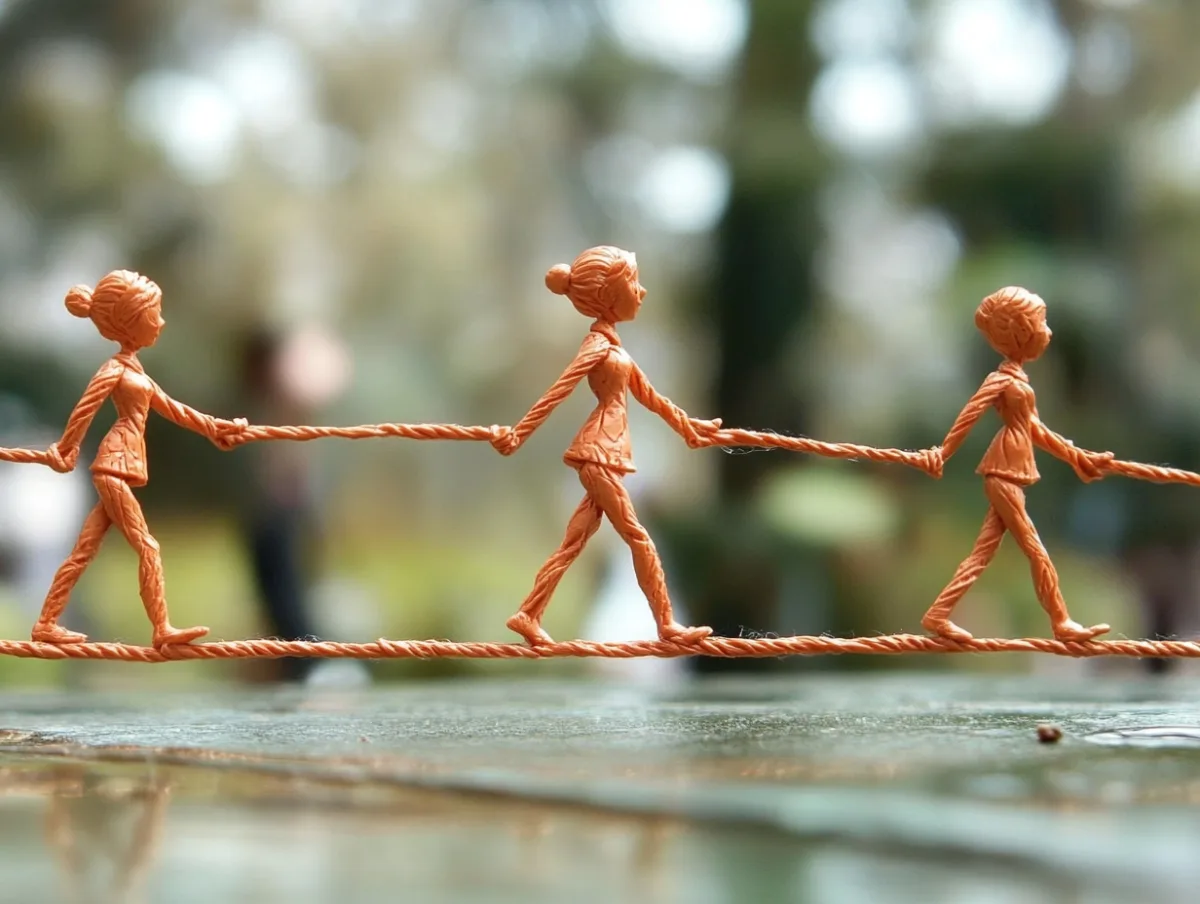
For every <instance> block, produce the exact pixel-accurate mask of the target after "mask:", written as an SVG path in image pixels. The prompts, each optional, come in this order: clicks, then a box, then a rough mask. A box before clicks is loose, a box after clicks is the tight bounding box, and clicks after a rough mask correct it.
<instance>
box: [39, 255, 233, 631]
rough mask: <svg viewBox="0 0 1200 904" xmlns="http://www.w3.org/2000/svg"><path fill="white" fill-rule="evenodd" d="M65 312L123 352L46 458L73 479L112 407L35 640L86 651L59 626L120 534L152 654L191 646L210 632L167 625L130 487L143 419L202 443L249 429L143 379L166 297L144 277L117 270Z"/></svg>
mask: <svg viewBox="0 0 1200 904" xmlns="http://www.w3.org/2000/svg"><path fill="white" fill-rule="evenodd" d="M66 305H67V310H68V311H70V312H71V313H72V314H74V315H75V316H76V317H86V318H88V319H90V320H91V321H92V323H94V324H95V325H96V329H97V330H99V331H100V335H101V336H103V337H104V338H105V339H110V340H112V341H113V342H116V343H119V344H120V346H121V348H120V351H119V352H118V353H117V354H116V355H114V356H113V357H112V358H110V359H109V360H108V361H106V362H105V363H104V365H103V366H102V367H101V368H100V370H99V371H97V372H96V375H95V376H94V377H92V380H91V382H90V383H88V386H87V389H85V390H84V393H83V398H82V399H80V400H79V403H78V404H77V405H76V406H75V410H74V411H72V412H71V416H70V418H69V419H68V420H67V425H66V427H65V428H64V430H63V435H62V438H61V439H60V440H59V441H58V442H57V443H55V444H54V445H52V446H51V447H50V448H49V449H48V450H47V452H46V455H47V457H48V460H49V464H50V466H51V467H53V468H54V469H55V470H57V471H69V470H71V469H73V468H74V467H75V464H76V462H77V460H78V458H79V446H80V443H82V441H83V438H84V435H85V434H86V433H87V429H88V426H89V425H90V424H91V422H92V418H94V417H95V416H96V412H98V411H99V410H100V407H101V406H102V405H103V404H104V402H105V400H106V399H108V398H110V397H111V398H112V400H113V404H114V405H115V406H116V409H117V420H116V422H115V423H114V424H113V425H112V427H111V428H110V429H109V431H108V433H106V434H105V436H104V439H103V440H101V442H100V449H99V452H98V453H97V455H96V460H95V461H94V462H93V463H92V468H91V471H92V482H93V483H94V484H95V487H96V492H97V494H98V495H99V496H100V501H99V503H97V505H96V507H95V508H94V509H92V511H91V513H90V514H89V515H88V516H87V520H86V521H84V524H83V530H82V531H81V532H80V534H79V539H78V540H77V541H76V542H75V548H74V550H73V551H72V552H71V555H70V556H69V557H68V558H67V560H66V561H65V562H63V564H62V566H61V567H60V568H59V569H58V573H57V574H55V576H54V581H53V582H52V583H51V585H50V591H49V593H47V594H46V601H45V603H43V605H42V613H41V616H40V617H39V618H38V620H37V623H36V624H35V625H34V627H33V635H32V636H33V639H34V640H35V641H42V642H44V643H54V644H72V643H82V642H83V641H85V640H87V637H86V636H85V635H83V634H80V633H78V632H76V631H68V630H67V629H66V628H63V627H62V626H61V625H59V624H58V618H59V616H60V615H61V614H62V612H63V610H64V609H65V608H66V606H67V602H68V600H69V599H70V596H71V591H72V589H74V587H75V584H76V583H77V582H78V581H79V577H80V575H82V574H83V571H84V569H85V568H87V566H88V565H89V564H90V563H91V561H92V560H93V559H94V558H95V557H96V553H97V552H98V551H99V549H100V543H101V541H102V540H103V539H104V535H105V534H106V533H107V532H108V529H109V528H110V527H112V526H114V525H115V526H116V528H117V530H119V531H120V532H121V534H122V536H124V537H125V540H126V541H127V542H128V543H129V545H130V546H131V547H133V550H134V551H135V552H136V553H137V556H138V581H139V584H140V585H141V596H142V604H143V605H144V606H145V607H146V614H147V615H148V616H149V618H150V623H151V624H152V625H153V626H154V646H155V647H162V646H165V645H167V644H181V643H190V642H191V641H193V640H195V639H196V638H198V637H201V636H203V635H204V634H207V633H208V629H207V628H203V627H193V628H175V627H173V626H172V625H171V623H170V621H169V620H168V617H167V601H166V597H165V594H164V588H163V569H162V559H161V558H160V556H159V550H158V542H157V541H156V540H155V539H154V537H152V536H151V535H150V530H149V528H148V527H147V526H146V519H145V517H144V516H143V515H142V508H141V506H140V505H139V504H138V501H137V498H136V497H135V496H134V495H133V488H134V487H140V486H145V484H146V481H147V477H148V472H147V470H146V441H145V435H146V419H147V417H148V415H149V412H150V409H151V408H153V409H154V410H155V411H157V412H158V413H159V414H161V415H162V416H163V417H165V418H167V419H168V420H170V421H172V422H173V423H176V424H178V425H179V426H181V427H186V428H188V429H189V430H194V431H195V432H196V433H199V434H201V435H203V436H206V437H208V438H209V439H210V440H212V441H213V442H214V443H218V444H219V441H221V440H226V439H228V438H230V437H232V436H235V435H236V434H237V433H239V432H240V431H241V430H242V429H243V428H244V426H245V421H243V420H237V421H227V420H220V419H218V418H214V417H211V416H209V415H207V414H203V413H201V412H199V411H194V410H193V409H191V408H189V407H187V406H186V405H182V404H180V403H179V402H176V401H175V400H174V399H172V398H171V397H170V396H168V395H167V394H166V393H165V392H163V391H162V390H161V389H160V388H159V387H158V385H157V384H156V383H155V382H154V381H153V380H151V379H150V378H149V377H148V376H146V372H145V371H144V370H143V369H142V365H141V362H140V361H138V358H137V353H138V351H139V350H140V349H143V348H149V347H150V346H151V345H153V344H154V343H155V341H156V340H157V339H158V336H159V333H161V332H162V328H163V318H162V291H161V290H160V289H159V287H158V286H157V285H155V284H154V283H153V282H151V281H150V280H149V279H147V278H146V277H144V276H141V275H139V274H137V273H132V272H130V271H128V270H114V271H113V272H112V273H109V274H108V275H107V276H105V277H104V278H103V279H102V280H100V282H98V283H96V287H95V288H94V289H89V288H87V287H86V286H75V287H74V288H72V289H71V290H70V291H69V292H68V293H67V297H66Z"/></svg>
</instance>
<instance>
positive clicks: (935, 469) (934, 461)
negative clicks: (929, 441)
mask: <svg viewBox="0 0 1200 904" xmlns="http://www.w3.org/2000/svg"><path fill="white" fill-rule="evenodd" d="M945 466H946V457H945V456H944V455H943V454H942V447H941V446H934V447H933V448H932V449H926V450H925V454H924V461H923V462H922V464H921V469H922V470H923V471H924V472H925V473H926V474H928V475H929V476H930V477H932V478H933V479H934V480H941V479H942V469H943V468H944V467H945Z"/></svg>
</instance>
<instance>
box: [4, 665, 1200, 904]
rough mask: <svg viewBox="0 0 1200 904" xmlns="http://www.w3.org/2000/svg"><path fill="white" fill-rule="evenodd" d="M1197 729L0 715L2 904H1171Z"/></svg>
mask: <svg viewBox="0 0 1200 904" xmlns="http://www.w3.org/2000/svg"><path fill="white" fill-rule="evenodd" d="M1045 721H1053V722H1054V723H1055V724H1057V725H1059V726H1060V727H1061V728H1062V730H1063V738H1062V740H1061V741H1060V742H1058V743H1057V744H1041V743H1038V741H1037V739H1036V727H1037V725H1038V724H1039V723H1041V722H1045ZM1198 730H1200V686H1197V685H1195V684H1194V682H1189V681H1177V682H1149V681H1147V682H1141V681H1134V682H1128V681H1126V682H1118V681H1111V682H1110V681H1103V680H1098V681H1089V682H1082V683H1078V684H1063V683H1062V682H1054V683H1051V682H1047V681H1044V680H1042V681H1037V680H1024V681H1012V680H997V679H995V678H987V679H966V680H964V679H962V678H950V677H946V678H931V677H925V678H912V677H906V678H879V677H847V678H838V679H829V678H812V677H808V676H801V677H798V678H792V679H788V680H783V681H770V682H763V681H741V682H728V681H726V682H721V683H702V684H696V685H690V686H682V687H674V688H671V687H664V688H662V689H659V690H657V691H647V690H645V689H635V688H621V687H607V686H602V685H595V684H571V683H567V684H564V683H561V682H559V683H556V684H554V685H550V684H540V683H535V682H529V683H523V684H513V683H508V682H480V681H473V682H459V683H440V684H439V683H432V684H422V685H407V686H403V687H398V688H393V689H377V690H369V691H362V692H343V693H335V692H324V693H317V692H302V691H285V692H275V693H261V692H260V693H237V694H231V695H229V696H207V697H205V696H180V695H177V694H157V695H156V694H145V695H139V696H133V697H131V696H85V697H78V696H76V697H69V696H65V695H7V696H2V697H0V879H2V881H0V902H8V901H13V902H26V901H59V900H61V901H114V902H116V901H172V902H174V901H203V902H208V901H221V902H226V901H228V902H239V901H254V902H255V904H264V902H270V901H290V902H298V904H299V902H310V901H311V902H317V901H337V902H338V904H350V902H358V901H390V900H414V901H514V902H516V901H521V902H536V901H568V900H569V901H606V902H607V901H627V900H638V901H662V902H676V901H678V902H684V901H687V902H708V901H713V902H718V901H800V902H808V901H814V902H815V901H832V900H836V901H913V902H938V901H976V900H978V901H981V902H989V904H990V902H1005V901H1014V902H1016V901H1020V902H1026V901H1031V902H1040V901H1047V902H1049V901H1061V900H1071V901H1078V902H1105V904H1107V902H1118V901H1143V900H1151V899H1153V900H1157V901H1191V900H1194V890H1195V888H1196V886H1197V883H1200V858H1197V856H1196V853H1195V852H1196V851H1197V850H1200V810H1198V808H1197V804H1198V803H1200V745H1198V744H1196V743H1195V741H1194V737H1195V735H1196V734H1197V731H1198Z"/></svg>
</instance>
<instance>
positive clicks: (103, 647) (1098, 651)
mask: <svg viewBox="0 0 1200 904" xmlns="http://www.w3.org/2000/svg"><path fill="white" fill-rule="evenodd" d="M906 653H1050V654H1053V655H1056V656H1070V657H1075V658H1090V657H1095V656H1132V657H1138V658H1154V659H1167V658H1184V659H1196V658H1200V642H1195V641H1186V640H1092V641H1084V642H1079V643H1076V642H1063V641H1060V640H1051V639H1050V638H1045V637H1026V638H1011V639H1010V638H984V637H975V638H972V639H970V640H964V641H955V640H950V639H949V638H945V637H924V636H921V635H918V634H885V635H881V636H878V637H826V636H796V637H755V638H747V637H708V638H705V639H704V640H700V641H695V642H692V643H675V642H672V641H663V640H635V641H624V642H620V643H595V642H592V641H587V640H568V641H560V642H555V643H544V644H535V645H532V646H527V645H525V644H520V643H487V642H466V643H460V642H456V641H450V640H382V639H381V640H376V641H373V642H371V643H338V642H335V641H306V640H287V641H285V640H231V641H220V642H210V643H196V644H170V645H167V646H164V647H161V648H159V649H155V648H154V647H144V646H136V645H132V644H123V643H78V644H61V645H60V644H52V643H37V642H35V641H27V640H0V655H3V656H14V657H18V658H22V659H103V660H117V661H121V662H144V663H160V662H178V661H182V660H195V659H278V658H281V657H285V656H295V657H309V658H318V659H561V658H572V657H574V658H589V659H594V658H604V659H637V658H642V657H651V656H653V657H657V658H660V659H670V658H675V657H680V656H711V657H720V658H742V657H745V658H767V657H778V656H829V655H839V654H862V655H893V656H894V655H903V654H906Z"/></svg>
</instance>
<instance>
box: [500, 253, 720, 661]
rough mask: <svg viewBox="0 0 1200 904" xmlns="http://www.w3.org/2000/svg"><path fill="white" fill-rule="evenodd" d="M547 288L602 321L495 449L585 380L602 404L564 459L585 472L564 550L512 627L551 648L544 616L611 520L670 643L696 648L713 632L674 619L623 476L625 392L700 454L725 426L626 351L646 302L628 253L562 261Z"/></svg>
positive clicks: (507, 449) (512, 443)
mask: <svg viewBox="0 0 1200 904" xmlns="http://www.w3.org/2000/svg"><path fill="white" fill-rule="evenodd" d="M546 287H547V288H548V289H550V291H551V292H554V293H555V294H556V295H565V296H567V298H568V299H570V301H571V304H573V305H574V306H575V309H576V310H577V311H579V313H581V314H583V315H584V316H586V317H591V318H593V319H594V320H595V322H594V323H593V324H592V328H591V331H590V332H589V333H588V335H587V338H586V339H584V340H583V345H582V346H581V347H580V349H579V353H578V354H577V355H576V356H575V360H574V361H572V362H571V365H570V367H568V368H567V369H566V370H565V371H564V372H563V375H562V376H561V377H559V378H558V380H557V381H556V382H555V383H554V385H553V386H551V387H550V389H549V390H548V391H547V392H546V394H545V395H543V396H542V397H541V398H540V399H538V400H537V402H536V403H535V404H534V405H533V407H532V408H530V409H529V413H528V414H526V415H525V417H523V418H522V419H521V420H520V421H519V422H518V423H517V424H516V425H514V426H513V427H512V428H511V429H508V428H502V429H501V430H500V431H498V434H497V436H496V438H495V439H493V440H492V444H493V445H494V446H495V447H496V449H498V450H499V451H500V452H501V453H502V454H504V455H511V454H512V453H514V452H516V451H517V449H519V448H520V447H521V445H522V444H523V443H524V442H525V440H526V439H528V438H529V436H530V434H532V433H533V431H534V430H536V429H537V428H538V427H539V426H540V425H541V424H542V422H543V421H545V420H546V418H547V417H549V416H550V413H551V412H552V411H553V410H554V409H555V407H557V406H558V405H559V404H560V403H561V402H563V400H565V399H566V398H567V396H569V395H570V394H571V392H572V391H573V390H574V388H575V386H576V384H578V383H579V382H580V381H581V380H582V379H583V378H584V377H586V378H587V381H588V385H589V386H590V387H591V390H592V392H593V393H595V395H596V400H597V405H596V408H595V410H594V411H593V412H592V414H591V416H590V417H589V418H588V420H587V423H585V424H584V425H583V428H582V429H581V430H580V431H579V433H578V434H576V436H575V441H574V442H573V443H572V444H571V447H570V448H569V449H568V450H567V452H566V454H565V455H564V457H563V460H564V461H565V462H566V464H567V465H568V466H570V467H572V468H574V469H575V470H576V471H577V472H578V473H579V482H580V483H582V484H583V489H584V497H583V501H582V502H580V503H579V506H578V508H576V509H575V513H574V514H573V515H572V516H571V521H570V523H569V524H568V525H567V532H566V536H565V537H564V538H563V541H562V545H561V546H559V548H558V550H557V551H556V552H555V553H554V554H553V555H552V556H551V557H550V558H549V559H548V560H547V561H546V564H545V565H543V566H542V568H541V570H540V571H539V572H538V573H537V577H536V579H535V580H534V583H533V589H532V590H531V591H530V593H529V596H527V597H526V598H525V602H524V603H522V604H521V608H520V609H519V610H518V611H517V613H516V614H515V615H513V616H512V618H510V619H509V620H508V622H507V624H508V627H509V628H511V629H512V630H513V631H516V632H517V633H518V634H520V635H521V636H522V637H524V638H525V640H526V641H527V642H528V643H530V644H545V643H551V642H552V640H551V638H550V635H548V634H547V633H546V632H545V631H544V630H542V627H541V620H542V613H543V612H545V611H546V606H547V605H548V604H549V603H550V598H551V596H552V595H553V594H554V590H555V588H557V587H558V583H559V581H560V580H562V576H563V574H564V573H565V572H566V570H567V568H568V567H570V565H571V563H572V562H574V561H575V559H576V558H578V556H579V554H580V553H581V552H583V547H584V545H585V544H586V543H587V541H588V540H589V539H590V538H591V537H592V535H593V534H595V533H596V531H597V530H598V529H599V527H600V521H601V519H602V518H604V517H606V518H608V521H609V523H610V524H612V526H613V528H614V529H615V530H616V531H617V533H618V534H620V536H621V539H622V540H624V541H625V542H626V543H627V544H628V545H629V549H630V551H631V552H632V553H633V566H634V571H635V572H636V574H637V580H638V585H639V586H640V587H641V588H642V592H643V593H644V594H645V595H646V600H647V602H649V604H650V611H651V612H652V613H653V615H654V621H655V622H656V623H657V625H658V636H659V637H660V638H661V639H663V640H669V641H676V642H680V643H693V642H695V641H698V640H701V639H703V638H705V637H707V636H708V635H709V634H711V633H712V629H711V628H686V627H684V626H683V625H680V624H678V623H677V622H676V621H675V620H674V619H673V618H672V616H671V601H670V599H669V597H668V596H667V584H666V580H665V578H664V576H663V568H662V562H661V561H660V560H659V557H658V551H657V550H656V549H655V548H654V542H653V541H652V540H651V539H650V535H649V533H647V531H646V528H644V527H643V526H642V525H641V524H640V523H639V522H638V519H637V515H636V514H635V512H634V510H633V503H632V502H631V501H630V498H629V493H628V491H627V490H626V489H625V485H624V483H622V480H623V478H624V477H625V475H626V474H631V473H633V471H634V466H633V458H632V455H631V446H630V440H629V423H628V403H627V401H626V391H629V392H632V393H633V397H634V398H635V399H637V401H638V402H640V403H641V404H642V405H644V406H645V407H646V408H647V409H649V410H650V411H652V412H654V413H655V414H657V415H658V416H659V417H661V418H662V419H663V420H664V421H666V422H667V423H668V424H669V425H670V426H671V428H672V429H673V430H675V432H676V433H678V434H680V435H681V436H682V437H683V438H684V439H685V440H686V441H687V443H688V445H689V446H691V447H692V448H699V447H700V446H701V445H703V438H704V436H706V435H708V434H710V433H712V432H714V431H715V430H716V429H718V428H719V427H720V421H702V420H697V419H694V418H689V417H688V416H687V414H686V413H685V412H684V411H683V410H682V409H680V408H679V407H678V406H676V405H675V404H674V403H672V402H671V401H670V400H669V399H667V398H664V397H663V396H661V395H659V394H658V393H657V392H656V391H655V390H654V387H653V386H651V385H650V381H649V380H647V379H646V375H645V374H644V373H642V371H641V370H640V369H639V368H638V366H637V365H636V364H635V363H634V362H633V359H632V358H631V357H629V354H628V353H627V352H626V351H625V349H623V348H622V347H621V340H620V339H619V338H618V337H617V330H616V324H617V323H619V322H621V321H626V320H633V318H634V317H636V316H637V313H638V309H639V308H640V307H641V305H642V299H643V298H645V295H646V290H645V289H643V288H642V286H641V284H640V283H639V282H638V270H637V261H636V259H635V258H634V256H633V254H631V253H630V252H628V251H622V250H621V249H620V248H613V247H609V246H600V247H597V248H591V249H589V250H587V251H585V252H583V253H582V254H581V255H579V257H577V258H576V259H575V262H574V263H573V264H572V265H571V266H569V267H568V266H567V265H565V264H556V265H555V266H553V267H551V268H550V271H549V272H548V273H547V274H546Z"/></svg>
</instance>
